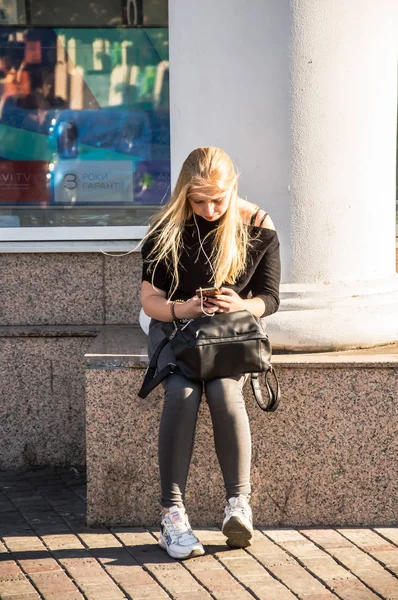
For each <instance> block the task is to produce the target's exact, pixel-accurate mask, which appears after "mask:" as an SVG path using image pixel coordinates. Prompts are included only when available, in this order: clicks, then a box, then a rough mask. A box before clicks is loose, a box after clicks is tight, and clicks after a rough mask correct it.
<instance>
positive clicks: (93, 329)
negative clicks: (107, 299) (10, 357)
mask: <svg viewBox="0 0 398 600" xmlns="http://www.w3.org/2000/svg"><path fill="white" fill-rule="evenodd" d="M100 329H101V326H100V325H3V326H0V338H21V337H24V338H43V337H44V338H47V337H50V338H57V337H96V336H97V335H98V333H99V331H100Z"/></svg>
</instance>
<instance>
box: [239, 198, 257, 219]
mask: <svg viewBox="0 0 398 600" xmlns="http://www.w3.org/2000/svg"><path fill="white" fill-rule="evenodd" d="M238 208H239V212H240V216H241V217H242V219H243V220H244V222H245V223H247V224H249V223H250V219H251V217H252V215H253V213H255V212H256V210H258V206H257V204H253V202H249V201H248V200H243V198H238Z"/></svg>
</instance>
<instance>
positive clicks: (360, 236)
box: [169, 0, 398, 350]
mask: <svg viewBox="0 0 398 600" xmlns="http://www.w3.org/2000/svg"><path fill="white" fill-rule="evenodd" d="M169 8H170V16H169V23H170V69H171V71H170V91H171V143H172V176H173V181H175V179H176V176H177V174H178V171H179V169H180V166H181V163H182V161H183V160H184V158H185V157H186V155H187V154H188V153H189V152H190V151H191V150H192V149H193V148H194V147H197V146H200V145H216V146H220V147H222V148H224V149H225V150H226V151H227V152H228V153H229V154H230V155H231V156H232V157H233V159H234V160H235V162H236V164H237V165H238V168H239V170H240V171H241V187H240V192H241V195H243V196H246V197H247V198H248V199H249V200H251V201H252V202H255V203H256V204H259V205H260V206H262V207H263V208H265V209H266V210H267V211H268V212H269V213H270V214H271V216H272V218H273V220H274V222H275V224H276V227H277V229H278V232H279V237H280V239H281V253H282V266H283V272H282V275H283V278H282V281H283V285H282V304H281V309H280V311H279V312H278V313H277V314H276V315H273V316H271V317H270V318H269V321H268V323H269V331H270V336H271V340H272V342H273V345H274V346H275V347H279V348H286V349H302V350H321V349H333V348H336V349H337V348H352V347H364V346H372V345H376V344H381V343H389V342H392V341H395V340H397V339H398V276H397V275H396V273H395V173H396V116H397V108H396V107H397V89H396V68H397V67H396V65H397V38H396V29H397V24H398V8H397V5H396V3H395V2H394V0H378V1H377V2H375V1H374V0H348V1H347V0H323V1H322V2H319V1H318V0H290V1H289V0H251V1H250V2H241V0H217V2H214V0H201V2H196V1H194V0H173V2H170V7H169Z"/></svg>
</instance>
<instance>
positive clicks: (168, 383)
mask: <svg viewBox="0 0 398 600" xmlns="http://www.w3.org/2000/svg"><path fill="white" fill-rule="evenodd" d="M163 385H164V389H165V392H166V393H165V403H169V402H172V403H173V404H180V403H182V402H187V403H188V404H192V403H193V404H199V403H200V400H201V397H202V384H200V383H196V382H195V381H189V380H188V379H186V378H185V377H182V376H181V375H176V374H173V375H169V377H167V379H166V380H165V381H164V384H163Z"/></svg>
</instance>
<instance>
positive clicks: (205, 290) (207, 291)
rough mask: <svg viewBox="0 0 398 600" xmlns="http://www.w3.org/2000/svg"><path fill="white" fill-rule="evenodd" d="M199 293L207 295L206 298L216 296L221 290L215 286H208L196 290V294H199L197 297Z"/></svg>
mask: <svg viewBox="0 0 398 600" xmlns="http://www.w3.org/2000/svg"><path fill="white" fill-rule="evenodd" d="M201 293H202V294H203V297H206V296H207V297H208V298H216V297H217V296H219V295H220V294H221V290H220V289H219V288H216V287H208V288H202V289H198V290H196V295H197V296H199V298H200V294H201Z"/></svg>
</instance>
